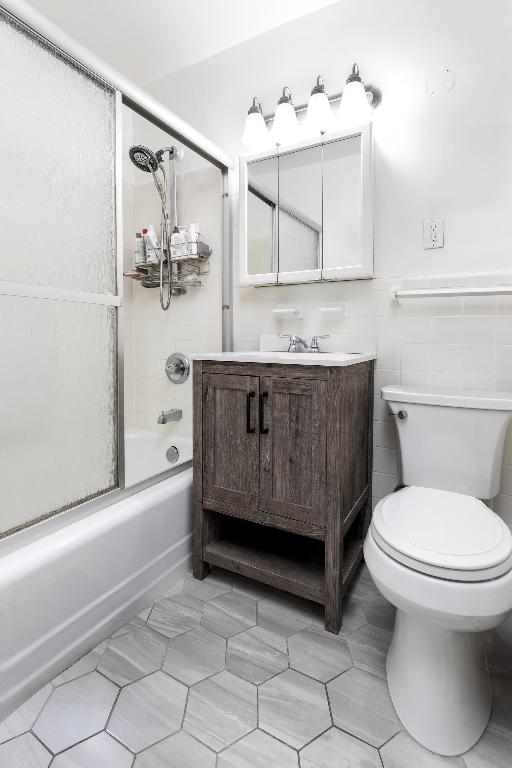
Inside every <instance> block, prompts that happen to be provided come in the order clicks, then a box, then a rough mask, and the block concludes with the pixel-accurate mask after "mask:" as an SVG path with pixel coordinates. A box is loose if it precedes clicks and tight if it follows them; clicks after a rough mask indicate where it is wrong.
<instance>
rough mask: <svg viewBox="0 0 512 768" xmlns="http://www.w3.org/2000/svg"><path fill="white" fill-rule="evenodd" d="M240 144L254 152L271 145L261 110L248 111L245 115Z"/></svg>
mask: <svg viewBox="0 0 512 768" xmlns="http://www.w3.org/2000/svg"><path fill="white" fill-rule="evenodd" d="M242 144H243V145H244V146H245V147H247V148H248V149H252V150H254V151H255V152H258V151H259V150H260V149H261V150H263V149H268V148H269V147H270V146H271V140H270V134H269V132H268V128H267V125H266V123H265V119H264V117H263V115H262V114H261V112H249V114H248V115H247V119H246V121H245V128H244V132H243V135H242Z"/></svg>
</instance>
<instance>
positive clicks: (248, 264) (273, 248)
mask: <svg viewBox="0 0 512 768" xmlns="http://www.w3.org/2000/svg"><path fill="white" fill-rule="evenodd" d="M278 166H279V163H278V158H277V155H275V156H272V157H267V158H264V159H262V160H253V161H251V162H249V163H247V164H246V165H245V166H244V167H245V174H246V178H245V179H244V178H243V174H241V178H240V195H241V198H244V199H245V217H244V216H243V215H242V216H241V220H240V229H241V232H240V236H241V243H242V249H241V254H242V257H243V253H244V251H245V265H242V280H241V281H242V284H243V283H246V284H247V283H248V284H249V285H261V284H266V283H275V282H277V269H278V264H277V258H278V257H277V248H278V246H277V231H278V214H277V206H278V190H279V181H278ZM242 207H243V205H242ZM244 266H245V270H244ZM244 272H246V274H244Z"/></svg>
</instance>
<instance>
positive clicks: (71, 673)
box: [52, 640, 108, 687]
mask: <svg viewBox="0 0 512 768" xmlns="http://www.w3.org/2000/svg"><path fill="white" fill-rule="evenodd" d="M107 647H108V640H104V641H103V642H102V643H100V644H99V645H98V646H96V648H93V649H92V651H89V653H86V654H85V656H82V658H81V659H78V661H77V662H75V664H72V665H71V666H70V667H68V668H67V669H65V670H64V672H61V674H60V675H57V677H56V678H54V679H53V680H52V684H53V685H54V686H55V687H57V686H58V685H62V684H63V683H69V682H70V680H76V678H77V677H82V675H86V674H87V673H88V672H93V671H94V670H95V669H96V668H97V666H98V664H99V663H100V661H101V659H102V657H103V654H104V653H105V651H106V650H107Z"/></svg>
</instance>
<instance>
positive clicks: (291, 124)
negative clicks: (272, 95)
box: [271, 86, 300, 144]
mask: <svg viewBox="0 0 512 768" xmlns="http://www.w3.org/2000/svg"><path fill="white" fill-rule="evenodd" d="M271 136H272V140H273V142H274V143H275V144H292V143H293V142H294V141H298V140H299V137H300V127H299V123H298V121H297V115H296V114H295V109H294V108H293V104H292V94H291V91H290V89H289V88H288V86H285V87H284V88H283V95H282V96H281V98H280V99H279V101H278V102H277V108H276V113H275V115H274V122H273V124H272V129H271Z"/></svg>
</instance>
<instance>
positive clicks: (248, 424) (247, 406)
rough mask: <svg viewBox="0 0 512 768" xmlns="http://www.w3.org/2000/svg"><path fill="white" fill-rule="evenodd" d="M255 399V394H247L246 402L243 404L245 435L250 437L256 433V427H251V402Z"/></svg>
mask: <svg viewBox="0 0 512 768" xmlns="http://www.w3.org/2000/svg"><path fill="white" fill-rule="evenodd" d="M255 397H256V392H248V393H247V400H246V402H245V420H246V427H247V434H248V435H252V434H254V432H256V427H251V401H252V400H254V398H255Z"/></svg>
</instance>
